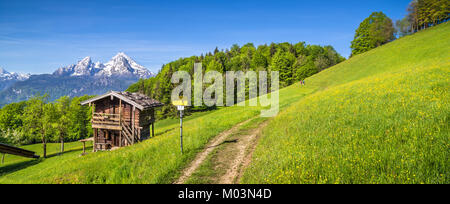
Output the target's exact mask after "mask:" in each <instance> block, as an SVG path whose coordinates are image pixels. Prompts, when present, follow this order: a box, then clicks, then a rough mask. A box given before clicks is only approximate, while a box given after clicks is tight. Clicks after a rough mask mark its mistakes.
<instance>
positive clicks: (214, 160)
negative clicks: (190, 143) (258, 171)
mask: <svg viewBox="0 0 450 204" xmlns="http://www.w3.org/2000/svg"><path fill="white" fill-rule="evenodd" d="M266 120H268V118H261V117H255V118H253V119H251V120H250V121H249V122H247V123H245V124H243V125H242V126H240V127H239V128H238V130H237V131H236V132H235V133H233V134H231V135H230V136H228V137H227V138H226V140H225V141H224V142H223V143H222V144H220V145H219V146H217V147H216V148H215V149H214V150H213V151H212V152H211V153H210V154H209V155H208V157H207V158H206V159H205V161H204V162H203V163H202V164H201V165H200V166H199V168H198V169H197V170H196V171H195V172H194V173H193V174H192V175H191V176H190V177H189V178H188V180H187V181H186V182H185V183H186V184H213V183H218V182H219V180H218V179H219V178H220V177H222V176H223V175H225V173H226V172H227V169H228V168H231V167H230V165H231V164H230V159H229V158H233V157H234V156H236V154H237V153H238V152H235V151H233V150H234V149H233V148H232V146H233V145H234V143H235V142H234V141H236V140H239V138H240V137H241V136H242V135H245V134H249V131H251V130H253V129H255V128H258V127H259V126H260V125H261V124H262V123H263V122H265V121H266Z"/></svg>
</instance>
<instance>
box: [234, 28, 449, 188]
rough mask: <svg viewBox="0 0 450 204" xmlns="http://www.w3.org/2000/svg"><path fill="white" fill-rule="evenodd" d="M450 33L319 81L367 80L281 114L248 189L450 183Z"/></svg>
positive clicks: (433, 32) (408, 40) (381, 53)
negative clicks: (292, 185)
mask: <svg viewBox="0 0 450 204" xmlns="http://www.w3.org/2000/svg"><path fill="white" fill-rule="evenodd" d="M449 33H450V26H449V24H448V23H447V24H445V25H442V26H438V27H436V28H433V29H430V30H429V31H425V32H420V33H418V34H416V35H413V36H409V37H405V38H402V39H399V40H397V41H395V42H393V43H391V44H388V45H386V46H383V47H381V48H378V49H375V50H373V51H370V52H368V53H365V54H362V55H360V56H356V57H355V58H354V59H350V60H348V61H346V62H344V63H342V64H340V65H337V66H336V67H334V68H332V69H330V70H327V71H325V72H323V73H320V74H317V75H315V76H313V77H312V78H311V79H310V84H314V85H316V84H318V85H324V84H330V85H331V84H339V83H342V82H343V81H349V80H351V79H355V78H361V79H360V80H357V81H354V82H350V83H346V84H343V85H340V86H327V88H326V89H324V90H323V91H320V92H317V93H315V94H313V95H310V96H308V97H305V98H303V99H301V100H300V101H299V102H297V103H294V104H293V105H292V106H291V107H289V108H288V109H286V110H285V111H283V113H281V114H279V115H278V116H277V117H276V118H275V119H274V120H273V121H272V122H271V123H270V124H269V126H268V127H267V128H266V130H265V131H264V135H263V137H262V139H261V141H260V143H259V145H258V147H257V150H256V152H255V154H254V158H253V163H252V164H251V166H250V167H249V168H248V169H247V171H246V173H245V175H244V178H243V183H448V182H449V178H448V171H449V165H448V164H449V155H450V154H449V147H450V143H449V142H450V141H449V139H450V138H449V127H448V122H449V121H448V119H449V115H450V110H449V101H450V96H449V94H448V93H449V89H450V81H449V79H450V54H449V53H450V38H449V36H450V35H449ZM377 72H378V73H379V74H375V73H377ZM380 72H382V73H380ZM370 73H373V74H374V76H371V77H365V76H366V75H368V74H370ZM324 79H326V80H324ZM322 87H324V86H322Z"/></svg>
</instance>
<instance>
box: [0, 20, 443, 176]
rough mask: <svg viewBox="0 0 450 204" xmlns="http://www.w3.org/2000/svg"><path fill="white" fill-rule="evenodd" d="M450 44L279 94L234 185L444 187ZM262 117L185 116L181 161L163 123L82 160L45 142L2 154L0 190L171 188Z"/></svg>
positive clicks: (406, 52)
mask: <svg viewBox="0 0 450 204" xmlns="http://www.w3.org/2000/svg"><path fill="white" fill-rule="evenodd" d="M449 36H450V25H449V24H448V23H446V24H443V25H440V26H436V27H434V28H430V29H427V30H425V31H421V32H418V33H417V34H414V35H411V36H407V37H404V38H401V39H398V40H396V41H394V42H392V43H389V44H386V45H384V46H382V47H379V48H377V49H374V50H372V51H369V52H367V53H364V54H361V55H358V56H355V57H353V58H351V59H349V60H347V61H344V62H342V63H340V64H338V65H336V66H334V67H332V68H329V69H326V70H324V71H323V72H321V73H319V74H316V75H314V76H312V77H310V78H308V79H306V86H300V85H299V84H294V85H292V86H290V87H287V88H284V89H281V90H280V91H279V94H280V113H279V114H278V116H276V117H275V118H273V119H271V120H270V123H269V124H268V126H267V127H266V128H265V129H264V130H263V135H262V136H261V139H260V141H259V144H258V146H257V148H256V150H255V153H254V155H253V159H252V163H251V164H250V166H249V168H248V169H247V170H246V172H245V174H244V177H243V179H242V182H243V183H449V179H448V176H447V172H448V171H449V167H448V164H449V147H450V146H449V134H448V118H449V104H448V101H450V100H449V99H450V98H449V95H448V91H449V88H450V83H449V73H450V54H449V53H450V37H449ZM261 109H262V108H261V107H237V106H234V107H227V108H221V109H219V110H216V111H212V112H207V113H200V114H195V115H193V116H189V117H187V118H186V120H185V123H184V150H185V152H184V154H181V153H180V150H179V129H178V128H179V126H178V125H179V124H178V120H176V119H168V120H163V121H160V122H158V123H157V124H156V137H154V138H151V139H149V140H146V141H144V142H141V143H139V144H137V145H133V146H130V147H125V148H121V149H118V150H115V151H110V152H97V153H90V154H88V155H86V156H83V157H80V156H79V155H80V153H81V149H80V148H81V145H82V144H81V143H73V144H72V143H70V144H67V146H66V149H67V150H68V151H67V152H66V153H64V154H62V155H53V154H56V153H57V152H58V151H59V149H58V148H59V144H52V145H51V147H50V148H52V150H51V151H49V152H50V154H52V156H51V157H50V158H46V159H43V158H41V159H39V160H29V159H20V158H14V157H11V158H10V156H7V158H6V160H7V161H6V162H7V163H5V164H4V165H2V166H0V183H172V182H173V181H175V180H176V179H177V178H178V176H180V174H181V171H182V170H183V168H184V167H185V166H186V165H188V164H189V162H190V161H192V160H193V159H194V157H195V156H196V154H197V153H198V152H200V151H202V149H203V148H204V147H205V145H206V144H207V143H208V141H210V140H211V139H212V138H214V137H215V136H216V135H218V134H219V133H221V132H223V131H225V130H227V129H230V128H231V127H233V126H234V125H236V124H238V123H240V122H243V121H246V120H248V119H251V118H254V117H257V116H258V115H259V114H260V110H261ZM53 145H55V147H53ZM39 147H40V146H39V145H32V146H27V147H25V148H29V149H31V150H36V151H38V153H39V151H40V150H39ZM53 148H54V150H53ZM27 162H28V163H27Z"/></svg>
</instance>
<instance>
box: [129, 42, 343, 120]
mask: <svg viewBox="0 0 450 204" xmlns="http://www.w3.org/2000/svg"><path fill="white" fill-rule="evenodd" d="M344 60H345V58H344V57H342V56H341V55H339V54H338V53H337V52H336V50H335V49H334V48H333V47H332V46H319V45H307V44H306V43H304V42H299V43H296V44H291V43H287V42H285V43H271V44H270V45H267V44H265V45H260V46H258V47H255V46H254V45H253V44H252V43H248V44H245V45H243V46H239V45H236V44H235V45H233V46H232V47H231V48H229V49H225V50H219V48H217V47H216V49H215V50H214V52H208V53H206V54H205V55H204V54H201V55H200V56H191V57H187V58H180V59H178V60H175V61H173V62H170V63H168V64H166V65H163V66H162V68H161V70H160V71H159V73H158V74H157V75H156V77H153V78H150V79H146V80H140V81H138V82H137V83H135V84H133V85H131V86H130V87H129V88H128V91H131V92H140V93H143V94H146V95H148V96H149V97H151V98H154V99H157V100H159V101H161V102H162V103H164V104H166V105H165V106H164V107H162V108H161V109H160V111H158V113H157V114H158V118H165V117H170V116H176V114H177V111H176V109H175V108H174V107H173V106H172V105H171V92H172V89H173V87H174V85H173V84H172V83H171V82H170V79H171V77H172V74H173V73H174V72H176V71H186V72H188V73H189V74H191V76H193V74H194V64H195V63H202V71H203V73H205V72H208V71H218V72H220V73H221V74H223V75H225V74H226V72H227V71H244V72H246V71H249V70H251V71H255V72H257V73H258V71H268V72H270V71H278V72H279V76H280V88H282V87H286V86H289V85H291V84H293V83H295V82H297V81H300V80H304V79H305V78H307V77H309V76H311V75H313V74H316V73H318V72H320V71H322V70H324V69H326V68H329V67H331V66H333V65H335V64H338V63H340V62H342V61H344ZM269 81H270V80H269ZM191 83H193V81H192V82H191ZM224 83H225V82H224ZM203 88H204V89H205V88H206V87H205V86H204V87H203ZM235 88H236V87H235ZM247 88H248V84H247ZM225 98H226V96H225V95H224V99H225ZM247 99H248V96H247ZM213 108H214V107H213ZM208 109H210V107H206V106H204V107H191V108H188V109H187V112H192V111H203V110H208Z"/></svg>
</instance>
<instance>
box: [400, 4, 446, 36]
mask: <svg viewBox="0 0 450 204" xmlns="http://www.w3.org/2000/svg"><path fill="white" fill-rule="evenodd" d="M407 11H408V14H407V15H406V16H405V18H403V19H401V20H398V21H397V22H396V26H397V29H398V33H399V36H405V35H409V34H412V33H415V32H417V31H420V30H423V29H426V28H429V27H431V26H435V25H438V24H441V23H444V22H447V21H448V19H449V17H450V1H448V0H413V1H412V2H411V3H410V4H409V6H408V8H407Z"/></svg>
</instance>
